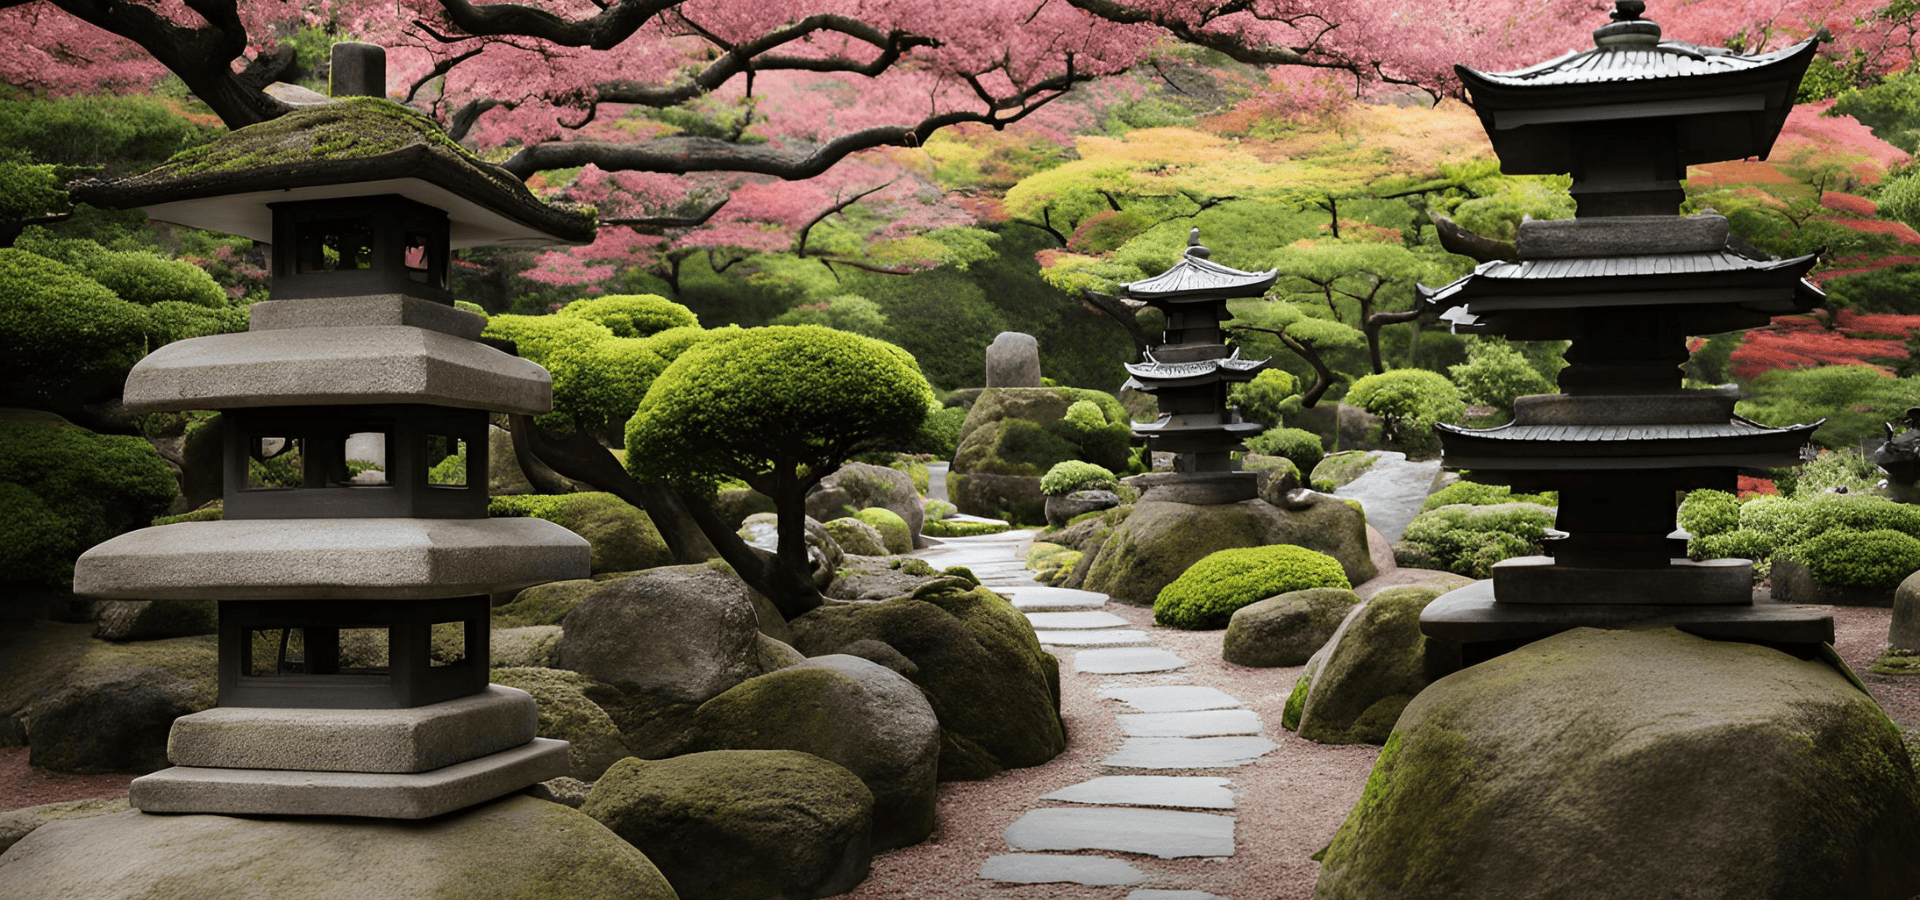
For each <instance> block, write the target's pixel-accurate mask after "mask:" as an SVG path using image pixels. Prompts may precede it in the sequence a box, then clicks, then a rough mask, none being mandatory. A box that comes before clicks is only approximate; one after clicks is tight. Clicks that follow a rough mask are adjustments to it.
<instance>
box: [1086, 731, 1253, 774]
mask: <svg viewBox="0 0 1920 900" xmlns="http://www.w3.org/2000/svg"><path fill="white" fill-rule="evenodd" d="M1279 746H1280V745H1279V744H1276V743H1274V742H1272V741H1270V740H1267V739H1266V738H1263V737H1209V738H1150V737H1136V738H1127V739H1126V740H1124V741H1121V742H1120V749H1118V750H1115V751H1113V755H1111V756H1108V757H1107V758H1106V759H1103V760H1101V761H1100V764H1101V765H1104V766H1113V767H1114V768H1118V769H1224V768H1228V767H1231V766H1244V765H1246V764H1247V763H1250V762H1253V761H1254V760H1256V759H1259V758H1260V757H1262V756H1265V755H1267V754H1268V753H1271V752H1272V751H1273V750H1275V749H1276V748H1278V747H1279Z"/></svg>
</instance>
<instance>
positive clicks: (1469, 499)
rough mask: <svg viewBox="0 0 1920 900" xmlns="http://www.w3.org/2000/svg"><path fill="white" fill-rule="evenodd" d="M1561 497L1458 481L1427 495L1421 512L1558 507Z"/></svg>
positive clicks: (1502, 485) (1421, 506) (1554, 494)
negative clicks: (1449, 508) (1519, 505)
mask: <svg viewBox="0 0 1920 900" xmlns="http://www.w3.org/2000/svg"><path fill="white" fill-rule="evenodd" d="M1559 502H1560V499H1559V496H1558V495H1557V494H1556V493H1554V492H1553V491H1548V492H1546V493H1544V494H1516V493H1514V492H1513V488H1510V487H1508V486H1506V485H1504V484H1480V483H1479V482H1475V481H1456V482H1454V483H1452V484H1450V485H1447V486H1446V487H1443V488H1441V489H1439V490H1437V491H1434V492H1433V493H1431V494H1429V495H1427V500H1426V502H1425V503H1422V504H1420V511H1421V512H1426V511H1427V510H1430V509H1439V508H1440V507H1442V506H1461V505H1465V506H1494V505H1497V504H1501V503H1537V504H1539V505H1541V506H1556V505H1558V504H1559Z"/></svg>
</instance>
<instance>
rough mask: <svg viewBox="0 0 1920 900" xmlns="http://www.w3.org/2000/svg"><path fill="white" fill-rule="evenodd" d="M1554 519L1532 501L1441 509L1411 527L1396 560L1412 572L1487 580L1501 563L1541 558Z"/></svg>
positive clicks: (1396, 549)
mask: <svg viewBox="0 0 1920 900" xmlns="http://www.w3.org/2000/svg"><path fill="white" fill-rule="evenodd" d="M1553 517H1554V511H1553V510H1551V509H1549V508H1547V507H1544V506H1538V505H1535V504H1532V503H1502V504H1497V505H1493V506H1470V505H1458V506H1442V507H1438V508H1436V509H1431V510H1428V511H1426V512H1423V513H1421V514H1419V515H1417V516H1414V517H1413V521H1412V522H1409V523H1407V530H1406V531H1405V532H1404V533H1403V534H1402V535H1401V538H1400V543H1399V545H1397V546H1395V547H1394V554H1393V555H1394V559H1395V560H1396V561H1398V562H1399V563H1400V565H1402V566H1405V567H1408V568H1422V569H1441V570H1444V571H1448V572H1452V573H1454V574H1456V575H1465V576H1467V577H1469V578H1488V577H1491V576H1492V573H1493V564H1494V563H1497V562H1499V561H1501V560H1503V559H1512V558H1513V557H1516V556H1538V555H1539V554H1540V553H1541V552H1542V550H1541V544H1540V542H1541V540H1542V539H1543V538H1545V537H1546V533H1547V529H1548V528H1551V527H1553Z"/></svg>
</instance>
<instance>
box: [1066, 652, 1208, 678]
mask: <svg viewBox="0 0 1920 900" xmlns="http://www.w3.org/2000/svg"><path fill="white" fill-rule="evenodd" d="M1186 664H1187V661H1186V660H1184V659H1181V658H1180V657H1178V656H1175V655H1173V654H1171V653H1168V652H1167V651H1165V650H1162V649H1160V648H1159V647H1114V648H1112V649H1109V650H1079V651H1076V652H1075V653H1074V654H1073V670H1074V671H1075V672H1091V673H1093V674H1095V675H1127V674H1132V673H1135V672H1165V671H1167V670H1169V669H1178V668H1180V667H1182V666H1185V665H1186Z"/></svg>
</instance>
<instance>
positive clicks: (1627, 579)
mask: <svg viewBox="0 0 1920 900" xmlns="http://www.w3.org/2000/svg"><path fill="white" fill-rule="evenodd" d="M1493 596H1494V599H1496V600H1498V601H1500V602H1502V603H1522V604H1527V605H1535V604H1545V603H1552V604H1563V603H1591V604H1613V603H1626V604H1634V605H1641V606H1653V605H1659V606H1706V605H1718V606H1747V605H1749V604H1751V603H1752V602H1753V561H1752V560H1746V559H1703V560H1691V559H1676V560H1673V561H1672V563H1671V564H1669V565H1667V566H1666V567H1664V568H1659V569H1603V568H1598V567H1595V566H1570V565H1565V564H1556V563H1555V562H1554V560H1553V557H1551V556H1521V557H1515V558H1513V559H1505V560H1501V561H1500V562H1497V563H1494V564H1493Z"/></svg>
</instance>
